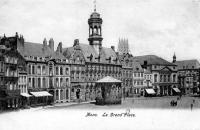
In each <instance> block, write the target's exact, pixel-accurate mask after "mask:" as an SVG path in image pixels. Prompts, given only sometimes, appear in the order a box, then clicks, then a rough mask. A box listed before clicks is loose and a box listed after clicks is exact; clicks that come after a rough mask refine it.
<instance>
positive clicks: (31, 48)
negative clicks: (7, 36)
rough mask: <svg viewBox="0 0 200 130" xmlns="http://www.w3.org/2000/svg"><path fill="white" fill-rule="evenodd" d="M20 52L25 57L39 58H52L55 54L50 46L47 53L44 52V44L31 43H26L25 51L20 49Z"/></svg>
mask: <svg viewBox="0 0 200 130" xmlns="http://www.w3.org/2000/svg"><path fill="white" fill-rule="evenodd" d="M19 51H20V53H21V54H22V55H23V56H39V57H45V56H50V55H51V54H52V53H53V52H52V51H51V49H50V48H49V47H48V46H47V49H46V51H44V50H43V44H39V43H31V42H25V43H24V49H22V48H20V49H19Z"/></svg>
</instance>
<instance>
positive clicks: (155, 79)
mask: <svg viewBox="0 0 200 130" xmlns="http://www.w3.org/2000/svg"><path fill="white" fill-rule="evenodd" d="M157 77H158V76H157V74H155V75H154V82H155V83H156V82H157Z"/></svg>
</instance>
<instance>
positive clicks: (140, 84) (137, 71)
mask: <svg viewBox="0 0 200 130" xmlns="http://www.w3.org/2000/svg"><path fill="white" fill-rule="evenodd" d="M132 75H133V95H134V96H143V95H144V94H143V93H144V89H145V87H144V70H143V68H142V66H141V65H140V63H139V61H137V60H135V59H134V61H133V73H132Z"/></svg>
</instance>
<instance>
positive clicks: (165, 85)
mask: <svg viewBox="0 0 200 130" xmlns="http://www.w3.org/2000/svg"><path fill="white" fill-rule="evenodd" d="M135 59H137V60H138V61H139V62H140V64H141V65H142V67H143V68H144V69H147V70H148V71H149V72H150V73H151V74H152V87H153V89H154V90H155V92H156V95H158V96H167V95H174V94H175V92H174V89H173V88H178V87H179V86H178V76H177V65H175V64H173V63H170V62H168V61H166V60H164V59H162V58H160V57H158V56H155V55H146V56H138V57H135ZM179 89H180V88H179Z"/></svg>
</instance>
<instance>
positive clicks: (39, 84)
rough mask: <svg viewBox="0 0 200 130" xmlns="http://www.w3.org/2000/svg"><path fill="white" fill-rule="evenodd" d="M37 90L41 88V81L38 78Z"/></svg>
mask: <svg viewBox="0 0 200 130" xmlns="http://www.w3.org/2000/svg"><path fill="white" fill-rule="evenodd" d="M38 88H41V79H40V78H38Z"/></svg>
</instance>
